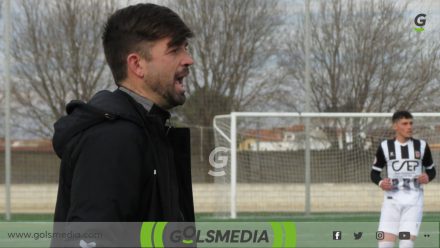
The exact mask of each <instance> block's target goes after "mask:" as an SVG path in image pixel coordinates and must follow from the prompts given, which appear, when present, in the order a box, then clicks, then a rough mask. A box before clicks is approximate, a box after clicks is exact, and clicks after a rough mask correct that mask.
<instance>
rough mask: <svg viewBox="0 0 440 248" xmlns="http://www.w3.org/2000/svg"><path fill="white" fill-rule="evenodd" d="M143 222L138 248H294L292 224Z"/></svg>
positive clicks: (293, 225)
mask: <svg viewBox="0 0 440 248" xmlns="http://www.w3.org/2000/svg"><path fill="white" fill-rule="evenodd" d="M251 227H252V228H249V223H240V222H216V223H212V222H211V223H203V222H201V223H190V222H185V223H176V222H173V223H171V222H170V223H167V222H145V223H143V225H142V228H141V235H140V237H141V240H140V241H141V247H199V248H201V247H212V246H213V245H214V246H215V247H229V248H231V247H280V248H281V247H296V226H295V224H294V223H293V222H270V223H266V222H255V223H252V225H251Z"/></svg>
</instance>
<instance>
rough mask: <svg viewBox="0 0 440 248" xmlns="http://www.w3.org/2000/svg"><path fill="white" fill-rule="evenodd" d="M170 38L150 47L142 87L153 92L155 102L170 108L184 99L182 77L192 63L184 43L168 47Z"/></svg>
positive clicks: (180, 103) (186, 44) (181, 102)
mask: <svg viewBox="0 0 440 248" xmlns="http://www.w3.org/2000/svg"><path fill="white" fill-rule="evenodd" d="M170 40H171V39H170V38H163V39H160V40H158V41H156V42H155V43H154V44H153V45H152V46H151V48H150V59H149V60H148V61H146V60H144V61H143V62H144V63H146V66H145V70H144V84H145V85H144V87H148V88H150V90H151V91H152V92H153V93H154V94H155V98H156V101H158V102H156V104H158V105H159V106H161V107H163V108H165V109H170V108H172V107H175V106H178V105H182V104H183V103H184V102H185V100H186V97H185V87H184V85H183V79H184V77H186V76H188V74H189V69H188V68H189V66H190V65H192V64H193V63H194V61H193V59H192V57H191V56H190V55H189V53H188V50H187V46H188V43H186V42H185V43H184V44H182V45H179V46H175V47H169V46H168V43H169V41H170Z"/></svg>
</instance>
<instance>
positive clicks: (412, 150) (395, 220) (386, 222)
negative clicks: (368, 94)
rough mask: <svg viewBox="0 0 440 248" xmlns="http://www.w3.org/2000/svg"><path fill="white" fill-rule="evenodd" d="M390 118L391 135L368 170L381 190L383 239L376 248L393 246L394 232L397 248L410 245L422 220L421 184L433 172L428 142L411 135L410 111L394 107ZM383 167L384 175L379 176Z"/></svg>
mask: <svg viewBox="0 0 440 248" xmlns="http://www.w3.org/2000/svg"><path fill="white" fill-rule="evenodd" d="M392 122H393V129H394V130H395V138H394V139H391V140H384V141H382V142H381V143H380V145H379V148H378V149H377V153H376V159H375V161H374V164H373V167H372V170H371V180H372V181H373V182H374V183H375V184H377V185H379V187H380V188H381V189H382V190H384V191H385V194H384V201H383V205H382V210H381V215H380V224H379V231H381V232H384V239H383V240H380V241H379V248H391V247H393V246H394V243H395V241H396V238H397V237H398V236H400V242H399V247H400V248H402V247H405V248H406V247H408V248H411V247H413V246H414V240H415V238H416V236H417V234H418V232H419V228H420V223H421V220H422V214H423V187H422V185H423V184H427V183H428V182H430V181H431V180H432V179H433V178H434V177H435V174H436V172H435V168H434V163H433V160H432V156H431V151H430V149H429V146H428V143H426V141H424V140H417V139H414V138H412V131H413V116H412V115H411V113H409V112H408V111H397V112H395V113H394V114H393V117H392ZM385 167H386V172H387V177H385V178H381V176H380V173H381V172H382V170H383V168H385ZM399 234H400V235H399ZM407 238H408V239H407Z"/></svg>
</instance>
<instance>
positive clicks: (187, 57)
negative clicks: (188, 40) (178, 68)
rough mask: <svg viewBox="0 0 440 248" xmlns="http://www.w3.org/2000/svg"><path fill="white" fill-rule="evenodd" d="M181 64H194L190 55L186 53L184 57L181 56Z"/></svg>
mask: <svg viewBox="0 0 440 248" xmlns="http://www.w3.org/2000/svg"><path fill="white" fill-rule="evenodd" d="M182 64H183V65H184V66H190V65H192V64H194V59H193V58H192V56H191V55H190V54H186V55H185V58H183V60H182Z"/></svg>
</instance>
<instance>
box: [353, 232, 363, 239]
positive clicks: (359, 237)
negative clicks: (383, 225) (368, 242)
mask: <svg viewBox="0 0 440 248" xmlns="http://www.w3.org/2000/svg"><path fill="white" fill-rule="evenodd" d="M353 236H354V239H355V240H359V239H361V238H362V232H358V233H353Z"/></svg>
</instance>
